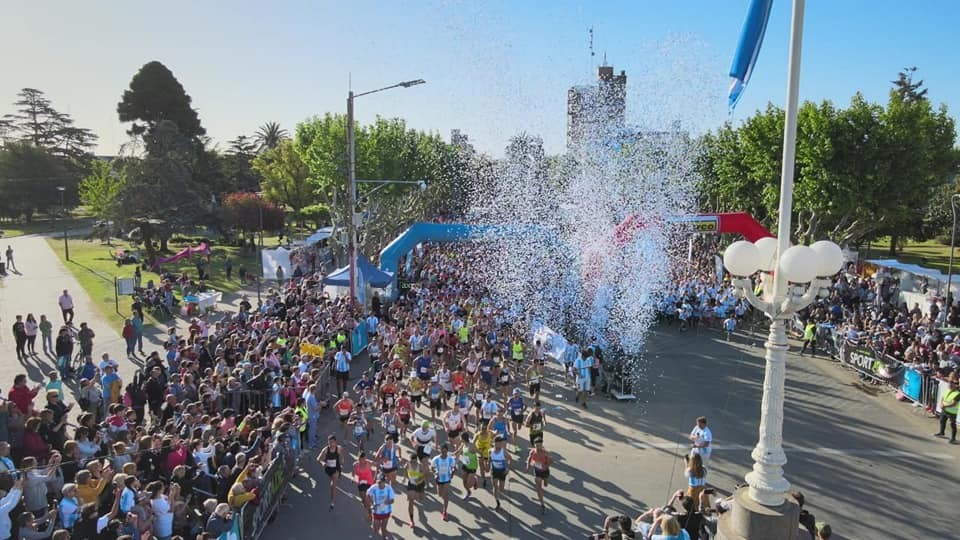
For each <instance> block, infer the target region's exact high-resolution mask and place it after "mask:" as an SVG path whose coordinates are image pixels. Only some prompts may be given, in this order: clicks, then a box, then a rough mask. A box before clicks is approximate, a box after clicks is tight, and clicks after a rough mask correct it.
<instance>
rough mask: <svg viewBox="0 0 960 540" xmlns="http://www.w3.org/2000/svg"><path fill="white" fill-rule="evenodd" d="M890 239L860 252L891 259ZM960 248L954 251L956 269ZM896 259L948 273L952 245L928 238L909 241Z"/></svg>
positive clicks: (865, 257)
mask: <svg viewBox="0 0 960 540" xmlns="http://www.w3.org/2000/svg"><path fill="white" fill-rule="evenodd" d="M889 251H890V240H889V239H886V238H884V239H881V240H879V241H878V242H874V243H872V244H871V245H870V250H869V251H867V250H866V249H863V250H862V251H861V252H860V258H861V259H889V258H891V257H890V255H889V254H888V253H889ZM958 256H960V250H957V251H956V252H955V253H954V271H956V270H957V266H958V264H960V261H958V260H957V257H958ZM896 259H897V260H899V261H901V262H905V263H910V264H919V265H920V266H924V267H926V268H932V269H934V270H940V271H941V272H943V273H947V267H948V266H949V263H950V246H945V245H943V244H941V243H940V242H937V241H936V240H927V241H926V242H909V243H908V244H907V245H906V246H905V247H904V248H903V249H901V250H899V251H898V252H897V256H896Z"/></svg>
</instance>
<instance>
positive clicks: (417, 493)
mask: <svg viewBox="0 0 960 540" xmlns="http://www.w3.org/2000/svg"><path fill="white" fill-rule="evenodd" d="M426 487H427V475H426V473H425V472H424V470H423V466H422V465H421V463H420V459H419V458H418V457H417V453H416V452H411V453H410V460H409V461H407V512H409V514H410V528H411V529H412V528H414V527H416V525H415V524H414V520H413V503H414V501H418V502H423V492H424V491H425V490H426Z"/></svg>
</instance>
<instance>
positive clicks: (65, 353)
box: [53, 326, 73, 379]
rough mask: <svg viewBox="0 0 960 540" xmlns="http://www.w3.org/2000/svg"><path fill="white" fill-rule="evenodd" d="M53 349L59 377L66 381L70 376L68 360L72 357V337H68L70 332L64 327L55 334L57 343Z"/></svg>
mask: <svg viewBox="0 0 960 540" xmlns="http://www.w3.org/2000/svg"><path fill="white" fill-rule="evenodd" d="M53 348H54V350H55V351H56V353H57V369H58V370H59V371H60V377H61V378H62V379H66V378H68V377H70V375H71V373H70V358H72V357H73V337H71V336H70V330H69V329H68V328H67V327H66V326H64V327H63V328H61V329H60V333H59V334H57V341H56V342H55V343H54V347H53Z"/></svg>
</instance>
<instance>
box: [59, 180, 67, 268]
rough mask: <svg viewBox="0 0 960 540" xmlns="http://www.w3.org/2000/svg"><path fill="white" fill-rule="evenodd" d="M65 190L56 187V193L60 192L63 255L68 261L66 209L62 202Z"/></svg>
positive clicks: (61, 187)
mask: <svg viewBox="0 0 960 540" xmlns="http://www.w3.org/2000/svg"><path fill="white" fill-rule="evenodd" d="M66 190H67V188H65V187H63V186H57V191H59V192H60V214H61V216H60V220H61V221H62V222H63V255H64V258H65V259H66V260H68V261H69V260H70V244H68V243H67V218H66V216H67V207H66V205H65V204H64V202H63V192H64V191H66Z"/></svg>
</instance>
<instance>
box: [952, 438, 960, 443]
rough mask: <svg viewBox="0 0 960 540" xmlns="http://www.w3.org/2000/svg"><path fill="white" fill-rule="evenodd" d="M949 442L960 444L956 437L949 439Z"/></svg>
mask: <svg viewBox="0 0 960 540" xmlns="http://www.w3.org/2000/svg"><path fill="white" fill-rule="evenodd" d="M950 444H960V441H957V440H956V439H950Z"/></svg>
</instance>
